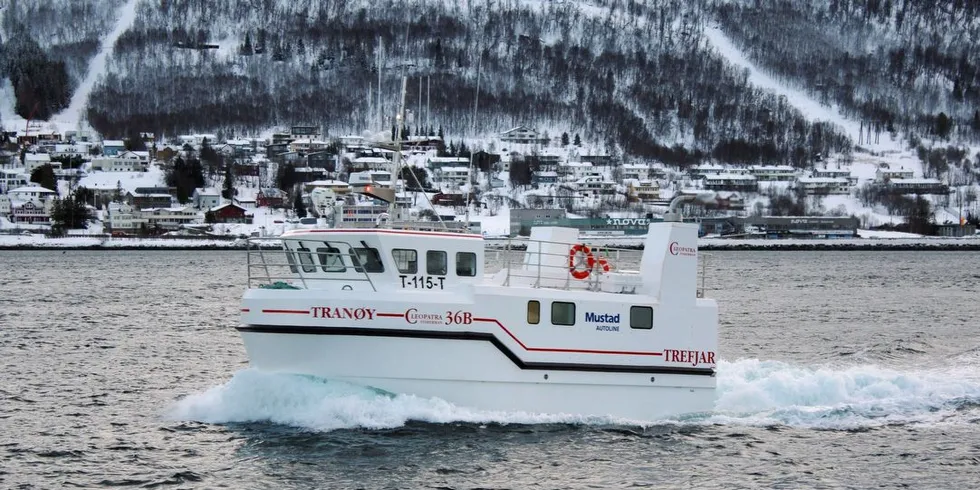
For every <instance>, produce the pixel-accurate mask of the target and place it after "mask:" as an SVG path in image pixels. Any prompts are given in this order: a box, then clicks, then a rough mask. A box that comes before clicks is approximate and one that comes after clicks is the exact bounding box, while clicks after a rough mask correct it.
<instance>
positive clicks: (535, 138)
mask: <svg viewBox="0 0 980 490" xmlns="http://www.w3.org/2000/svg"><path fill="white" fill-rule="evenodd" d="M500 141H506V142H508V143H520V144H545V143H547V142H548V140H547V139H546V138H543V137H541V135H539V134H538V132H537V131H535V130H534V129H531V128H528V127H526V126H517V127H516V128H511V129H508V130H507V131H504V132H503V133H500Z"/></svg>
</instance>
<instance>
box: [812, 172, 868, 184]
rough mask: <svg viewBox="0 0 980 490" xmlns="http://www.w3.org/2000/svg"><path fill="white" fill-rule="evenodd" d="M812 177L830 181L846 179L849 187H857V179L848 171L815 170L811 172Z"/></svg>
mask: <svg viewBox="0 0 980 490" xmlns="http://www.w3.org/2000/svg"><path fill="white" fill-rule="evenodd" d="M813 176H814V177H827V178H831V179H847V181H848V182H850V183H851V185H857V183H858V178H857V176H856V175H851V171H850V170H839V169H838V170H831V169H826V168H824V169H816V170H814V171H813Z"/></svg>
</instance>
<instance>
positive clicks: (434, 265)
mask: <svg viewBox="0 0 980 490" xmlns="http://www.w3.org/2000/svg"><path fill="white" fill-rule="evenodd" d="M446 262H447V260H446V252H443V251H441V250H429V251H427V252H425V271H426V272H427V273H429V274H432V275H433V276H444V275H446Z"/></svg>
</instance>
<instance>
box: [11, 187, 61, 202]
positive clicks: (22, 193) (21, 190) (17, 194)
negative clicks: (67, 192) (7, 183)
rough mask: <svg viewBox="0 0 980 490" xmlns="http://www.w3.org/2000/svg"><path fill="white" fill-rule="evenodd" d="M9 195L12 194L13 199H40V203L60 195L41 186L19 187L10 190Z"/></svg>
mask: <svg viewBox="0 0 980 490" xmlns="http://www.w3.org/2000/svg"><path fill="white" fill-rule="evenodd" d="M7 194H10V198H11V199H20V200H28V199H38V200H40V201H44V200H46V199H48V198H49V197H52V196H56V195H58V193H57V192H55V191H53V190H51V189H47V188H44V187H41V186H39V185H29V186H24V187H18V188H16V189H10V190H9V191H7Z"/></svg>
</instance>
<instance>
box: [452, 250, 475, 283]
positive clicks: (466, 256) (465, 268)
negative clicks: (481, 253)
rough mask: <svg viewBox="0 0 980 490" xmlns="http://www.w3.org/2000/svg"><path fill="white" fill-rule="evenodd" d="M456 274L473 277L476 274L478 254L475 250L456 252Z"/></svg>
mask: <svg viewBox="0 0 980 490" xmlns="http://www.w3.org/2000/svg"><path fill="white" fill-rule="evenodd" d="M456 275H457V276H463V277H473V276H475V275H476V254H475V253H473V252H456Z"/></svg>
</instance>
